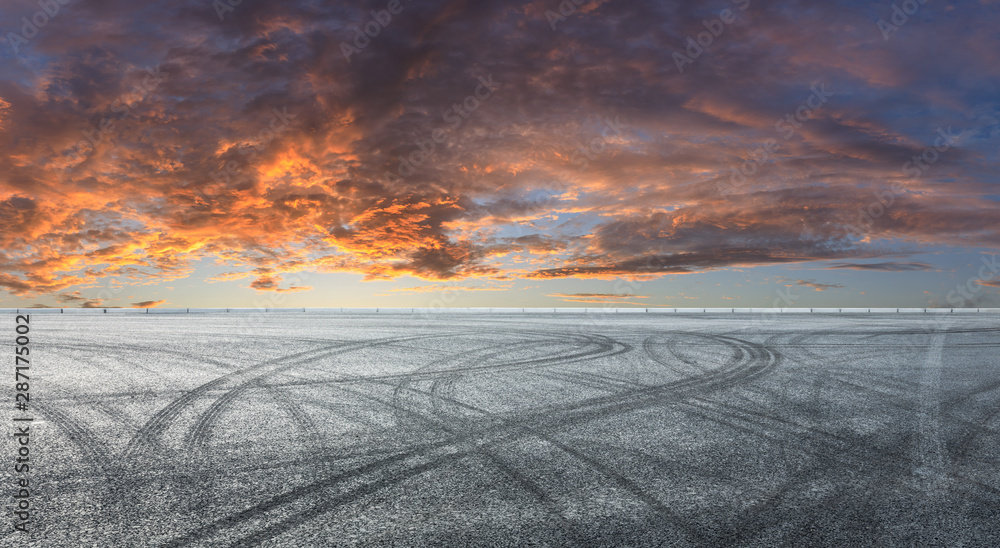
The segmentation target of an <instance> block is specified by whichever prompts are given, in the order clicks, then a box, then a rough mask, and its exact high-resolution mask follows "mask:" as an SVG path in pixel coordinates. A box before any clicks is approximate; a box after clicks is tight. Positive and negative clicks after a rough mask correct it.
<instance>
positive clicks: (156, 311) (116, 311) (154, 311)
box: [0, 308, 1000, 315]
mask: <svg viewBox="0 0 1000 548" xmlns="http://www.w3.org/2000/svg"><path fill="white" fill-rule="evenodd" d="M25 313H30V314H75V315H94V314H100V315H105V314H107V315H137V314H149V315H168V314H296V313H297V314H1000V308H0V314H25Z"/></svg>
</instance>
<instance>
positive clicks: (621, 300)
mask: <svg viewBox="0 0 1000 548" xmlns="http://www.w3.org/2000/svg"><path fill="white" fill-rule="evenodd" d="M546 297H556V298H558V299H562V300H564V301H566V302H570V303H601V304H637V303H636V302H635V301H634V300H632V299H648V298H649V297H648V296H646V295H631V294H628V293H622V294H617V293H569V294H564V293H556V294H553V295H546Z"/></svg>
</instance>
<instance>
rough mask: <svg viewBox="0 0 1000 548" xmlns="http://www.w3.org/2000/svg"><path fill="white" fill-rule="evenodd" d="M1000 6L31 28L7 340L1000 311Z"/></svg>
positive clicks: (12, 218) (5, 271)
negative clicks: (310, 323)
mask: <svg viewBox="0 0 1000 548" xmlns="http://www.w3.org/2000/svg"><path fill="white" fill-rule="evenodd" d="M998 22H1000V0H978V1H977V0H970V1H963V2H947V1H943V0H933V1H926V2H923V3H921V2H920V1H918V0H906V1H899V0H897V1H896V2H895V3H894V2H890V1H875V2H872V1H864V2H861V1H856V2H855V1H841V2H837V1H829V2H819V1H812V2H807V1H795V0H775V1H764V0H709V1H704V2H681V1H670V0H656V1H643V0H627V1H625V0H561V1H560V0H537V1H532V2H521V1H487V0H476V1H473V0H468V1H465V0H391V1H390V0H375V1H351V2H340V1H318V0H313V1H307V0H297V1H296V0H293V1H283V2H273V1H270V2H268V1H254V0H242V1H240V0H215V1H212V0H186V1H185V0H178V1H169V2H167V1H160V2H155V1H152V2H136V1H134V0H128V1H125V0H41V1H38V0H4V1H3V2H2V3H0V33H2V40H0V41H2V43H0V150H2V153H0V307H31V306H36V307H140V308H145V307H157V306H159V307H282V306H288V307H308V306H314V307H376V306H381V307H480V306H483V307H503V306H517V307H603V306H616V307H631V306H638V307H771V306H774V307H825V306H839V307H867V306H871V307H927V306H943V307H960V306H973V307H977V306H978V307H988V306H1000V264H998V257H997V250H998V247H1000V224H998V222H997V220H998V219H1000V215H998V213H1000V156H998V150H1000V33H998V32H997V23H998Z"/></svg>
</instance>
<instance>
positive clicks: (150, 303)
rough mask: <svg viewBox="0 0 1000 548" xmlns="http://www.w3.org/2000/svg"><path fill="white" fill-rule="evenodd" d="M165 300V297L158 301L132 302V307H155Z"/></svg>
mask: <svg viewBox="0 0 1000 548" xmlns="http://www.w3.org/2000/svg"><path fill="white" fill-rule="evenodd" d="M166 302H167V301H166V300H165V299H161V300H159V301H141V302H137V303H132V308H156V307H158V306H160V305H162V304H164V303H166Z"/></svg>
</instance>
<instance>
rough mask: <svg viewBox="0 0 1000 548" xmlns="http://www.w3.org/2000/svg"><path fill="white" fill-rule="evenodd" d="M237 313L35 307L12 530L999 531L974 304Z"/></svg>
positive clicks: (83, 539) (901, 539)
mask: <svg viewBox="0 0 1000 548" xmlns="http://www.w3.org/2000/svg"><path fill="white" fill-rule="evenodd" d="M248 317H249V315H240V314H225V313H215V314H182V315H168V314H150V315H127V316H126V315H116V314H106V315H100V316H97V315H92V316H82V315H70V314H67V315H50V314H36V315H33V316H32V343H31V344H32V356H33V357H34V360H33V362H32V369H33V377H32V383H33V384H32V412H33V415H34V416H35V417H36V418H35V421H36V422H35V423H34V426H33V428H34V430H33V432H34V436H35V437H34V438H33V439H32V443H33V446H32V457H33V458H34V459H36V460H35V462H34V467H33V474H32V476H31V477H32V484H33V485H35V489H36V493H35V504H36V507H37V514H36V516H35V519H34V520H33V529H34V532H33V533H32V534H31V536H30V537H26V536H23V535H18V536H14V534H13V533H10V522H11V514H10V505H9V504H10V497H7V508H8V511H7V512H6V516H7V518H6V519H7V521H8V523H7V524H5V525H4V529H5V535H4V536H6V537H7V538H8V539H11V540H12V541H13V544H11V545H12V546H71V547H79V546H162V547H181V546H274V547H277V546H282V547H285V546H297V547H298V546H586V545H590V546H783V545H784V546H998V545H1000V467H998V466H997V464H998V462H1000V443H998V433H1000V424H998V419H997V416H998V414H1000V360H998V359H997V349H998V345H1000V337H998V336H1000V316H996V315H960V314H954V315H947V316H937V315H905V314H900V315H868V314H865V315H819V314H812V315H806V314H796V315H787V316H780V317H777V319H775V320H773V321H766V322H761V321H756V320H759V318H757V317H755V316H752V315H750V314H725V315H722V314H719V315H713V314H697V315H659V314H587V315H583V314H538V313H535V314H472V313H463V314H457V313H445V314H432V315H424V314H396V315H393V314H332V313H331V314H325V313H322V314H321V313H304V314H303V313H299V314H293V313H272V314H257V315H255V316H254V317H253V318H252V319H248ZM6 350H9V348H8V347H5V351H6ZM5 407H7V406H5ZM10 412H11V411H10V410H5V411H4V414H5V415H9V414H10ZM5 420H6V424H8V425H9V424H11V423H10V419H9V417H7V418H5ZM12 451H13V442H12V438H11V437H10V436H9V435H8V436H5V446H4V453H5V454H6V455H11V454H12ZM4 460H5V461H6V460H8V459H7V457H4ZM2 474H5V475H4V476H3V480H4V485H5V487H4V492H8V491H10V488H8V487H7V486H12V485H13V481H14V480H13V472H12V470H11V467H9V466H5V467H4V469H3V471H2ZM0 541H2V543H6V542H7V540H4V539H0Z"/></svg>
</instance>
